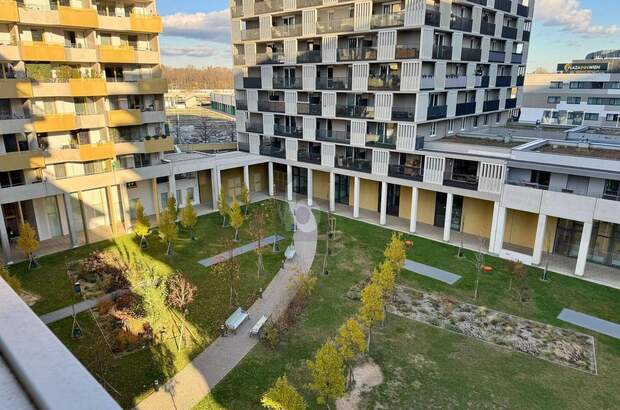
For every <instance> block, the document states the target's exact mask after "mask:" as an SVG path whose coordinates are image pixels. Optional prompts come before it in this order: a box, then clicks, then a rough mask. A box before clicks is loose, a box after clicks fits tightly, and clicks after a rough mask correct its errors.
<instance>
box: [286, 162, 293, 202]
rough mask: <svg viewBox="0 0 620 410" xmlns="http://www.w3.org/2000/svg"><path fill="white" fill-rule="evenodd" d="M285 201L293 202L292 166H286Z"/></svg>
mask: <svg viewBox="0 0 620 410" xmlns="http://www.w3.org/2000/svg"><path fill="white" fill-rule="evenodd" d="M286 200H287V201H292V200H293V166H292V165H287V166H286Z"/></svg>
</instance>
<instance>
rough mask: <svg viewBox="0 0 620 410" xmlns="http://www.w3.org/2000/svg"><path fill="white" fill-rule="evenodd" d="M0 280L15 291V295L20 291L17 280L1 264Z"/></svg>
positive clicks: (20, 287)
mask: <svg viewBox="0 0 620 410" xmlns="http://www.w3.org/2000/svg"><path fill="white" fill-rule="evenodd" d="M0 279H3V280H4V281H5V282H6V284H7V285H9V286H10V287H11V289H13V290H14V291H15V293H19V292H21V291H22V284H21V282H20V281H19V279H17V277H16V276H13V275H11V274H10V273H9V270H8V269H7V268H6V266H4V265H2V264H0Z"/></svg>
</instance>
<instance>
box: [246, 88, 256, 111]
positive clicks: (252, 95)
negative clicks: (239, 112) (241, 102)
mask: <svg viewBox="0 0 620 410" xmlns="http://www.w3.org/2000/svg"><path fill="white" fill-rule="evenodd" d="M246 95H247V98H248V111H252V112H256V111H258V90H247V91H246Z"/></svg>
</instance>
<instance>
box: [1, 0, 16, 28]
mask: <svg viewBox="0 0 620 410" xmlns="http://www.w3.org/2000/svg"><path fill="white" fill-rule="evenodd" d="M0 16H2V17H1V19H2V21H6V22H10V23H17V22H18V21H19V14H18V12H17V3H16V2H14V1H10V0H2V1H0Z"/></svg>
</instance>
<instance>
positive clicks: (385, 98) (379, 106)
mask: <svg viewBox="0 0 620 410" xmlns="http://www.w3.org/2000/svg"><path fill="white" fill-rule="evenodd" d="M393 101H394V94H392V93H387V92H381V93H376V94H375V119H376V120H377V121H390V120H391V119H392V104H393Z"/></svg>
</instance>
